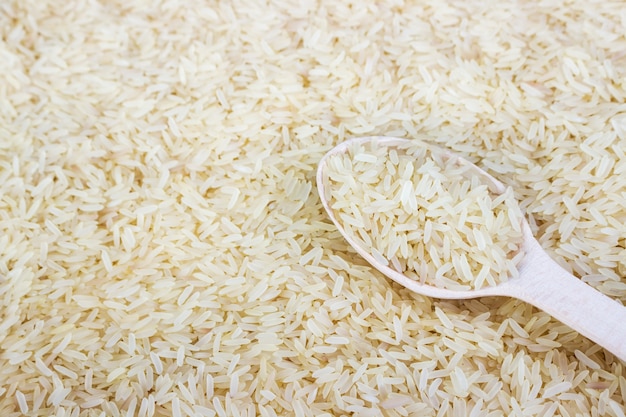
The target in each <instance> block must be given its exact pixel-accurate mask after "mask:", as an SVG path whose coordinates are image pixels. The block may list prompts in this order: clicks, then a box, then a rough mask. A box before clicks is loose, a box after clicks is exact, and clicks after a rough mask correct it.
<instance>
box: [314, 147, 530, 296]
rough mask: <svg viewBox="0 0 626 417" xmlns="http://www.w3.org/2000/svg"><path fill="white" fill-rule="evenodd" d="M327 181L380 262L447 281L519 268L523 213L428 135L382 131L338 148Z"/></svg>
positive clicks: (455, 284)
mask: <svg viewBox="0 0 626 417" xmlns="http://www.w3.org/2000/svg"><path fill="white" fill-rule="evenodd" d="M327 167H328V168H327V169H326V170H325V171H324V176H323V178H322V179H323V181H324V182H325V184H326V187H328V189H327V192H325V194H328V195H327V197H328V198H329V201H330V208H331V210H332V211H333V212H334V213H335V218H336V219H338V221H339V222H340V225H341V228H342V229H343V230H344V231H345V233H347V234H348V235H349V236H350V237H351V238H352V239H353V240H354V241H355V242H358V244H359V246H360V247H361V248H363V249H364V250H365V251H366V252H368V253H371V254H372V255H373V257H374V259H375V260H376V261H377V262H379V263H380V264H381V265H384V266H390V267H391V268H393V269H394V270H396V271H397V272H400V273H403V274H404V275H406V276H408V277H410V278H412V279H414V280H417V281H420V282H421V283H422V284H424V283H427V284H429V285H434V286H436V287H440V288H447V289H452V290H460V291H463V290H469V289H480V288H482V287H483V286H487V285H492V286H493V285H497V284H499V283H502V282H505V281H507V280H508V279H509V278H510V277H516V276H518V270H517V265H518V264H519V262H520V260H521V258H522V257H523V255H524V254H523V252H522V251H521V250H520V249H521V244H522V228H521V225H522V221H523V217H522V213H521V211H520V209H519V206H518V205H517V202H516V200H515V196H514V194H513V190H512V189H511V187H507V188H506V189H505V191H504V192H498V191H497V190H495V189H494V187H493V184H491V180H490V179H488V178H486V177H485V176H483V175H480V174H478V173H477V172H476V171H477V170H475V169H473V168H472V167H471V166H470V165H469V164H460V163H458V161H457V159H456V157H454V156H452V157H451V156H450V155H448V154H446V152H445V151H444V150H442V149H440V148H437V147H432V146H429V145H428V144H427V143H420V142H419V141H410V142H409V143H408V145H404V144H397V145H386V144H381V143H378V142H377V140H376V139H375V138H372V139H371V140H370V141H368V142H365V143H359V142H356V143H351V144H350V145H349V146H348V147H347V149H346V151H345V152H340V153H333V154H331V155H330V157H329V159H328V162H327Z"/></svg>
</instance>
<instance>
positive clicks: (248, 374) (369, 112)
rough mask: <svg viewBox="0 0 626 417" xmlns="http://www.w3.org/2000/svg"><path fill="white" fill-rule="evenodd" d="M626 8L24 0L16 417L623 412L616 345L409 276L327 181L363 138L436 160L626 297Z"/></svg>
mask: <svg viewBox="0 0 626 417" xmlns="http://www.w3.org/2000/svg"><path fill="white" fill-rule="evenodd" d="M357 6H358V7H357ZM622 9H623V7H622V5H621V4H619V3H613V2H599V1H582V0H573V1H571V2H568V3H567V5H564V4H563V2H558V1H556V0H545V1H543V2H541V4H540V5H538V4H536V3H532V2H524V1H521V2H495V1H492V2H488V3H485V2H483V1H480V2H479V1H478V0H468V1H465V2H440V1H434V0H423V1H420V2H401V1H396V0H389V1H386V2H375V1H365V2H360V3H359V4H358V5H356V6H355V4H354V3H353V2H348V1H327V0H315V1H310V2H302V1H297V0H271V1H269V2H256V1H246V2H243V1H240V0H233V1H225V2H206V1H199V0H191V1H181V0H159V1H156V2H138V1H136V0H126V1H119V0H111V1H106V2H88V1H87V2H85V1H78V0H70V1H67V2H52V1H49V0H42V1H33V0H20V1H17V0H7V1H3V2H0V38H1V39H2V42H0V74H1V75H0V415H1V416H3V417H4V416H7V417H17V416H21V415H24V414H28V415H29V416H49V415H55V416H79V417H87V416H127V415H137V416H146V417H147V416H153V417H154V416H172V415H176V414H180V415H181V416H188V415H205V416H242V417H244V416H253V415H259V416H292V415H296V414H302V415H305V416H325V417H328V416H335V415H337V416H341V415H358V416H367V415H375V416H389V417H391V416H394V417H395V416H405V415H416V416H433V415H439V416H454V415H472V416H487V415H523V413H526V414H536V415H541V414H542V413H544V415H550V414H552V415H570V416H575V415H592V416H593V415H607V416H614V417H615V416H620V415H622V414H623V412H621V413H620V411H621V410H623V409H624V406H625V403H624V364H623V363H621V362H619V361H617V360H616V359H615V358H614V357H613V356H612V355H611V354H610V353H608V352H605V351H604V350H602V349H601V348H599V347H598V346H597V345H595V344H594V343H592V342H590V341H589V340H588V339H585V338H583V337H581V336H580V335H578V334H577V333H575V332H574V331H572V330H571V329H569V328H568V327H567V326H564V325H562V324H561V323H559V322H557V321H555V320H553V319H552V318H551V317H550V316H548V315H547V314H545V313H543V312H539V311H537V310H535V309H534V308H533V307H531V306H529V305H527V304H525V303H523V302H521V301H516V300H508V299H496V298H489V299H478V300H466V301H442V300H437V299H429V298H425V297H421V296H418V295H415V294H412V293H410V292H408V291H406V290H405V289H403V288H402V287H400V286H398V285H395V284H394V283H393V282H391V281H390V280H388V279H386V278H385V277H384V276H382V275H381V274H380V273H378V272H377V271H376V270H374V269H373V268H371V266H369V265H368V264H367V263H365V262H364V261H363V260H362V258H361V257H360V256H358V255H357V254H356V253H354V251H353V250H352V249H351V248H350V247H348V246H347V245H346V243H345V241H344V239H343V238H342V236H341V234H340V233H339V232H338V230H337V229H336V227H335V226H334V225H333V224H332V223H331V222H330V220H329V219H328V218H327V216H326V214H325V212H324V210H323V208H322V205H321V203H320V200H319V198H318V196H317V195H316V193H315V190H314V187H313V184H314V175H315V171H316V167H317V165H318V163H319V161H320V159H321V158H322V156H323V155H324V154H325V153H326V152H327V151H328V150H329V149H331V148H332V147H333V146H335V145H336V144H338V143H340V142H342V141H344V140H346V139H348V138H350V137H354V136H366V135H386V136H396V137H405V138H409V139H413V140H429V141H432V142H434V143H436V144H439V145H441V146H444V147H447V148H448V149H450V150H452V151H454V152H456V153H458V154H460V155H462V156H464V157H466V158H468V159H469V160H471V161H472V162H476V163H478V164H479V165H480V166H481V167H484V168H485V169H486V170H487V171H488V172H489V173H490V174H492V175H493V176H495V177H496V178H498V179H499V180H501V181H502V182H504V183H505V184H506V185H507V186H510V187H512V189H514V190H515V193H516V198H517V199H518V200H519V204H520V207H521V210H522V212H524V213H525V214H527V217H528V220H529V223H530V224H531V226H532V228H533V232H534V234H535V235H536V236H537V237H538V239H539V241H540V243H541V245H542V246H543V247H544V248H545V249H546V250H547V251H548V252H549V253H550V255H551V256H552V257H553V258H554V259H556V260H557V261H558V262H559V263H560V264H561V265H563V266H564V267H565V268H566V269H568V270H570V271H572V272H573V273H574V274H575V275H576V276H578V277H580V278H581V279H583V280H585V281H586V282H588V283H590V285H593V286H594V287H596V288H597V289H598V290H600V291H602V292H604V293H605V294H607V295H609V296H611V297H613V298H615V299H617V300H619V301H621V302H622V303H625V302H626V282H625V281H624V278H623V277H624V276H626V241H625V236H626V229H625V228H624V224H626V206H625V204H624V193H625V191H626V188H625V187H626V185H625V184H624V175H623V174H624V172H626V165H625V164H626V155H625V151H624V149H626V142H625V140H626V133H625V132H626V124H625V121H626V107H625V106H624V104H623V103H624V102H625V100H626V90H625V85H624V83H623V80H624V77H625V76H626V74H625V72H624V68H625V60H624V59H625V57H624V55H623V53H622V51H624V50H626V43H625V41H624V37H623V33H622V32H623V30H622V28H623V21H622V20H623V11H622ZM370 160H371V158H370ZM361 162H362V163H366V162H368V161H361ZM413 185H414V186H416V183H414V184H413ZM407 187H408V186H407ZM407 201H408V202H409V205H410V204H412V202H411V201H410V200H407ZM381 209H382V206H381ZM366 220H367V217H364V218H355V219H354V222H355V224H358V223H359V222H365V221H366ZM438 232H439V231H438V230H437V229H436V228H432V226H431V229H430V233H431V239H432V238H433V237H434V236H436V235H437V233H438ZM478 236H480V234H479V235H478ZM479 240H480V237H478V238H477V244H478V241H479ZM450 244H452V242H450ZM470 266H471V264H470ZM346 340H347V341H348V343H345V342H346ZM331 342H332V343H331ZM322 370H323V371H322ZM313 375H316V376H317V375H320V376H319V378H316V377H314V376H313ZM547 394H550V395H551V396H550V397H548V396H546V395H547ZM24 410H27V413H26V412H25V411H24Z"/></svg>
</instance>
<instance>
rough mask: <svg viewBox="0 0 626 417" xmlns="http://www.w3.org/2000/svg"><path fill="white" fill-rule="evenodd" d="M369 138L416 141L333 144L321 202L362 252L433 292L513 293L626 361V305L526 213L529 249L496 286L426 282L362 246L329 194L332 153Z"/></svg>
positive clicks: (399, 278)
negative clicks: (552, 245) (558, 251)
mask: <svg viewBox="0 0 626 417" xmlns="http://www.w3.org/2000/svg"><path fill="white" fill-rule="evenodd" d="M370 142H371V143H372V144H374V145H376V144H378V145H382V146H386V147H394V146H406V145H407V144H410V143H415V141H410V140H407V139H399V138H392V137H385V136H371V137H362V138H355V139H351V140H348V141H346V142H343V143H341V144H339V145H338V146H336V147H335V148H333V149H332V150H330V151H329V152H328V153H327V154H326V155H325V156H324V157H323V158H322V160H321V161H320V163H319V166H318V170H317V187H318V192H319V195H320V198H321V201H322V204H323V205H324V208H325V209H326V211H327V212H328V215H329V216H330V218H331V220H332V221H333V223H334V224H335V225H336V226H337V228H338V229H339V231H340V232H341V234H342V235H343V236H344V238H345V239H346V240H347V241H348V243H349V244H350V245H351V246H352V247H353V248H354V249H355V250H356V251H357V253H359V255H361V256H362V257H363V258H365V259H366V260H367V261H368V262H369V263H370V264H371V265H372V266H373V267H374V268H376V269H378V270H379V271H380V272H382V273H383V274H385V275H386V276H387V277H389V278H391V279H392V280H394V281H396V282H397V283H399V284H400V285H403V286H404V287H406V288H408V289H410V290H411V291H415V292H416V293H419V294H423V295H426V296H429V297H434V298H444V299H469V298H476V297H486V296H508V297H515V298H518V299H520V300H523V301H525V302H528V303H530V304H532V305H534V306H536V307H538V308H540V309H542V310H544V311H545V312H547V313H549V314H550V315H552V316H553V317H555V318H556V319H558V320H560V321H561V322H563V323H565V324H566V325H568V326H570V327H571V328H572V329H574V330H576V331H577V332H579V333H580V334H582V335H584V336H586V337H588V338H589V339H591V340H593V341H594V342H596V343H597V344H599V345H600V346H602V347H604V348H605V349H606V350H608V351H609V352H611V353H613V354H614V355H615V356H617V357H618V358H619V359H621V360H622V361H626V307H624V306H623V305H621V304H620V303H619V302H617V301H615V300H613V299H611V298H609V297H607V296H606V295H604V294H602V293H601V292H599V291H597V290H595V289H594V288H593V287H591V286H589V285H587V284H585V283H584V282H582V281H581V280H580V279H578V278H576V277H575V276H573V275H572V274H570V273H569V272H567V271H566V270H564V269H563V268H562V267H561V266H559V265H558V264H557V263H556V262H555V261H554V260H552V259H551V258H550V256H549V255H548V254H547V253H546V252H545V251H544V250H543V249H542V248H541V246H540V244H539V242H537V240H536V239H535V238H534V236H533V235H532V232H531V230H530V226H529V225H528V222H527V221H526V219H524V220H523V221H522V231H523V238H524V241H523V244H522V247H521V251H523V253H524V258H523V259H522V261H521V262H520V263H519V264H518V270H519V275H518V277H511V278H510V279H509V280H507V281H505V282H503V283H501V284H498V285H496V286H490V287H484V288H481V289H478V290H467V291H458V290H450V289H445V288H438V287H435V286H432V285H427V284H421V283H420V282H418V281H416V280H414V279H411V278H409V277H407V276H405V275H404V274H402V273H400V272H398V271H396V270H394V269H392V268H390V267H389V266H387V265H384V264H382V263H381V262H378V261H377V260H376V259H375V258H374V256H373V255H372V254H371V253H370V252H369V250H368V249H367V248H364V247H362V246H360V245H359V243H358V242H357V240H356V239H354V238H353V237H352V236H350V235H349V234H348V233H346V231H345V229H344V228H343V226H342V224H341V222H339V221H338V220H337V218H336V216H335V213H334V212H333V210H332V209H331V207H330V204H329V201H328V198H327V196H328V195H329V194H328V193H329V192H330V187H329V182H328V175H327V172H326V170H327V163H328V160H329V158H330V157H332V156H333V155H338V154H343V153H345V152H347V151H348V150H349V149H350V148H351V147H352V146H354V145H358V144H367V143H370ZM429 147H430V148H431V149H437V150H438V151H439V152H441V153H443V154H444V155H446V156H447V157H449V158H454V159H455V160H456V163H457V164H462V165H467V166H469V169H470V170H471V172H472V173H473V174H475V175H477V176H479V177H480V178H481V179H482V181H483V183H484V184H486V185H488V186H489V187H490V189H491V190H492V191H493V192H494V193H497V194H500V193H502V192H504V191H505V186H504V184H502V183H501V182H500V181H498V180H496V179H495V178H494V177H492V176H491V175H489V174H488V173H487V172H485V171H483V170H482V169H480V168H478V167H477V166H475V165H474V164H472V163H471V162H469V161H467V160H466V159H464V158H462V157H461V156H458V155H456V154H453V153H452V152H450V151H447V150H444V149H442V148H436V147H435V146H433V145H429Z"/></svg>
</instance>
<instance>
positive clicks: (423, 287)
mask: <svg viewBox="0 0 626 417" xmlns="http://www.w3.org/2000/svg"><path fill="white" fill-rule="evenodd" d="M366 143H375V144H376V145H387V146H389V147H393V146H399V145H409V144H420V145H424V146H425V147H427V148H430V149H431V150H436V151H437V152H442V153H443V154H444V155H445V156H447V157H451V158H455V160H456V162H458V163H461V164H467V165H469V167H470V168H471V169H472V170H474V171H475V172H477V173H478V174H480V175H481V176H483V177H485V178H487V179H488V180H489V181H490V182H491V184H487V185H492V186H493V187H494V188H495V190H496V191H497V192H498V193H502V192H504V191H505V190H506V186H505V185H504V184H503V183H502V182H500V181H499V180H497V179H496V178H494V177H493V176H492V175H491V174H489V173H488V172H486V171H484V170H483V169H482V168H480V167H478V166H477V165H475V164H473V163H472V162H470V161H468V160H467V159H465V158H464V157H462V156H460V155H458V154H456V153H455V152H452V151H450V150H448V149H446V148H443V147H441V146H439V145H436V144H432V143H429V142H425V141H423V140H420V139H405V138H399V137H393V136H359V137H354V138H350V139H347V140H345V141H343V142H341V143H339V144H338V145H336V146H334V147H333V148H332V149H330V150H329V151H328V152H327V153H326V154H325V155H324V156H323V157H322V159H321V160H320V161H319V163H318V166H317V173H316V182H317V190H318V194H319V197H320V200H321V202H322V206H323V207H324V209H325V210H326V213H327V214H328V216H329V217H330V219H331V221H332V222H333V224H334V225H335V227H337V229H338V230H339V232H340V233H341V235H342V236H343V237H344V239H345V240H346V241H347V242H348V244H350V246H352V247H353V248H354V250H355V251H356V252H357V253H358V254H359V255H360V256H361V257H363V258H364V259H365V260H366V261H368V263H369V264H370V265H371V266H372V267H374V268H375V269H377V270H378V271H380V272H381V273H382V274H383V275H385V276H386V277H388V278H390V279H392V280H393V281H395V282H397V283H398V284H400V285H402V286H404V287H405V288H407V289H409V290H411V291H413V292H415V293H418V294H422V295H426V296H429V297H432V298H441V299H456V300H460V299H471V298H478V297H487V296H512V295H514V294H516V293H517V292H518V291H519V290H520V289H522V288H523V285H520V284H521V276H520V275H518V276H517V277H509V279H508V280H507V281H504V282H502V283H499V284H497V285H493V286H487V287H483V288H480V289H467V290H453V289H448V288H440V287H436V286H434V285H430V284H422V283H420V282H418V281H416V280H414V279H411V278H409V277H407V276H406V275H404V274H402V273H400V272H398V271H396V270H394V269H392V268H390V267H389V266H387V265H384V264H382V263H380V262H378V261H377V260H376V259H375V258H374V257H373V255H372V254H371V253H370V252H368V251H367V250H365V249H364V248H362V247H361V246H360V245H359V244H358V243H357V242H356V241H355V240H354V239H353V238H352V237H351V236H350V235H349V234H348V233H347V232H346V230H345V229H344V227H343V226H342V224H341V222H339V221H338V219H337V218H336V216H335V214H334V211H333V210H332V208H331V207H330V202H329V201H328V200H327V199H326V190H327V188H328V187H329V185H328V184H325V181H324V179H325V176H324V174H325V172H326V170H327V167H328V160H329V159H330V158H331V157H333V156H336V155H339V154H343V153H345V152H346V151H348V150H349V148H350V147H352V146H354V145H359V144H366ZM521 226H522V233H523V241H522V245H521V247H520V251H523V252H525V253H526V252H527V248H528V247H529V245H531V244H532V242H531V240H534V237H533V236H532V232H531V230H530V226H529V224H528V221H527V220H526V217H525V216H522V225H521ZM523 263H524V257H523V258H522V260H521V261H520V264H518V266H517V268H518V270H519V269H520V267H521V266H522V264H523Z"/></svg>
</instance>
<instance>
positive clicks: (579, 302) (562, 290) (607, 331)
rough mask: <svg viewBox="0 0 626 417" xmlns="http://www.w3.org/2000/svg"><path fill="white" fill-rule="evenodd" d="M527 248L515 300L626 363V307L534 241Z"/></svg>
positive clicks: (529, 241) (528, 243)
mask: <svg viewBox="0 0 626 417" xmlns="http://www.w3.org/2000/svg"><path fill="white" fill-rule="evenodd" d="M525 246H526V247H525V251H526V256H525V257H524V260H523V261H522V263H521V264H520V265H519V271H520V279H519V280H515V281H516V282H517V283H518V285H519V286H520V288H517V289H516V291H515V297H517V298H519V299H522V300H524V301H526V302H528V303H530V304H533V305H534V306H536V307H539V308H540V309H542V310H543V311H545V312H546V313H549V314H550V315H552V317H554V318H556V319H558V320H560V321H561V322H563V323H564V324H567V325H568V326H570V327H571V328H572V329H574V330H576V331H577V332H579V333H580V334H582V335H584V336H586V337H588V338H589V339H591V340H592V341H594V342H596V343H597V344H598V345H600V346H602V347H604V348H605V349H606V350H608V351H609V352H611V353H613V354H614V355H615V356H617V357H618V358H619V359H621V360H622V361H626V307H624V306H623V305H621V304H620V303H619V302H617V301H615V300H613V299H611V298H609V297H607V296H606V295H604V294H602V293H601V292H600V291H597V290H596V289H594V288H593V287H591V286H589V285H587V284H585V283H584V282H582V281H581V280H580V279H578V278H576V277H575V276H573V275H572V274H570V273H569V272H567V271H566V270H564V269H563V268H561V267H560V266H559V265H558V264H557V263H556V262H555V261H554V260H552V258H550V256H549V255H548V254H547V253H546V252H545V251H544V250H543V249H542V248H541V246H540V245H539V242H537V240H535V239H534V238H531V239H528V240H527V241H526V244H525ZM518 291H519V292H518Z"/></svg>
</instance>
